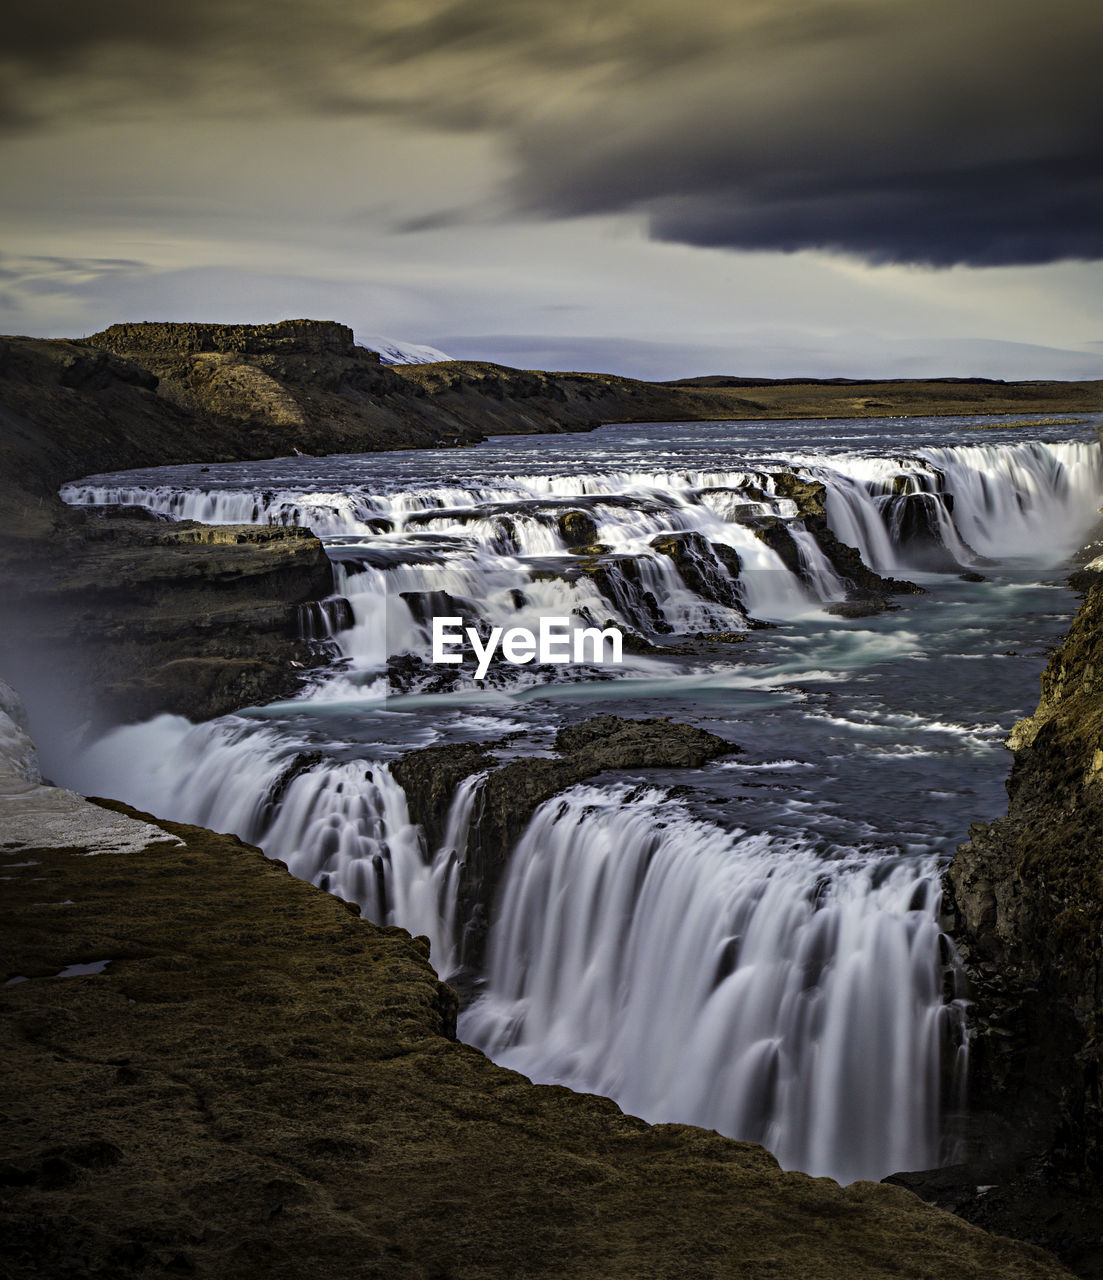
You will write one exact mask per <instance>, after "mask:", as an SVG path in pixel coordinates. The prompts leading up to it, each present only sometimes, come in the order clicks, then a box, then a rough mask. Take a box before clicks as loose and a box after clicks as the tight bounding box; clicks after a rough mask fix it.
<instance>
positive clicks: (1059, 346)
mask: <svg viewBox="0 0 1103 1280" xmlns="http://www.w3.org/2000/svg"><path fill="white" fill-rule="evenodd" d="M0 63H2V67H0V166H2V167H0V172H2V173H3V175H4V181H3V195H2V197H0V331H2V332H7V333H27V334H35V335H41V336H69V337H79V336H81V335H82V334H88V333H92V332H95V331H96V330H98V329H101V328H103V327H105V326H106V325H108V324H110V323H113V322H115V321H121V320H130V321H133V320H205V321H218V322H223V323H233V322H240V323H263V322H269V321H274V320H279V319H283V318H286V317H296V316H305V317H311V318H316V319H333V320H340V321H342V322H344V323H345V324H348V325H351V326H352V327H353V329H354V330H355V331H356V332H357V334H358V335H360V336H362V337H364V338H367V337H368V336H370V335H384V336H387V337H390V338H394V339H399V340H406V341H410V342H416V343H427V344H430V345H432V346H436V347H439V348H441V349H442V350H444V351H446V352H448V353H450V354H452V355H455V356H457V357H461V358H466V359H489V360H496V361H500V362H502V363H505V364H511V365H516V366H522V367H532V368H556V369H593V370H603V371H609V372H615V373H625V374H631V375H634V376H639V377H649V378H675V377H688V376H693V375H697V374H707V373H729V374H740V375H744V376H756V375H760V376H794V375H802V374H803V375H809V376H849V377H862V376H879V377H891V376H915V377H925V376H937V375H939V374H944V375H953V376H969V375H980V376H988V377H1000V378H1046V377H1057V378H1083V377H1096V378H1099V377H1103V287H1101V286H1103V91H1101V90H1100V76H1101V73H1100V67H1101V66H1103V5H1100V4H1099V3H1098V0H1047V2H1046V3H1045V4H1040V3H1038V0H688V2H687V0H681V2H680V3H678V4H673V3H669V2H667V3H659V2H658V0H378V2H376V0H310V2H309V3H304V2H302V0H264V3H261V2H260V0H174V3H172V4H171V5H163V6H154V5H150V4H148V3H147V2H145V0H143V2H142V3H138V2H137V0H100V2H99V3H97V4H95V5H89V4H88V3H87V0H81V3H79V4H78V3H74V2H73V0H36V3H34V4H33V5H22V6H19V8H18V10H16V11H14V12H12V13H11V14H9V15H8V16H7V17H6V19H5V35H4V41H3V46H2V48H0Z"/></svg>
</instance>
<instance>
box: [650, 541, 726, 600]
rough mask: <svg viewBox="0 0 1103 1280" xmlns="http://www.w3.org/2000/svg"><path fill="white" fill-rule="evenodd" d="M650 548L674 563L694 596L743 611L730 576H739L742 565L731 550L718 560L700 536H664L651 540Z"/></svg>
mask: <svg viewBox="0 0 1103 1280" xmlns="http://www.w3.org/2000/svg"><path fill="white" fill-rule="evenodd" d="M650 545H651V547H652V549H653V550H655V551H658V552H659V554H660V555H664V556H668V557H669V558H670V559H671V560H673V561H674V564H675V565H676V566H677V569H678V576H679V577H680V578H681V579H682V581H683V582H684V583H685V584H686V586H687V587H688V588H689V589H690V590H691V591H692V592H694V593H695V594H696V595H699V596H701V598H702V599H704V600H711V601H713V602H714V603H715V604H720V605H724V606H725V607H727V608H729V609H738V610H740V612H742V608H743V602H742V600H741V599H740V597H739V591H738V590H737V588H736V585H735V581H734V579H733V577H732V569H733V568H734V571H735V575H736V576H738V574H739V572H740V570H741V567H742V566H741V563H740V560H739V557H738V555H737V554H736V553H735V552H733V551H732V550H731V548H729V547H725V548H723V551H724V553H725V554H724V559H723V560H721V557H720V555H718V554H717V553H718V551H719V550H720V548H719V547H718V546H716V545H714V544H713V543H711V542H709V541H708V539H707V538H704V537H702V536H701V534H699V533H664V534H660V535H659V536H658V537H656V538H652V539H651V543H650ZM721 566H723V567H721Z"/></svg>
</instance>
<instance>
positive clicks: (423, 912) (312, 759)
mask: <svg viewBox="0 0 1103 1280" xmlns="http://www.w3.org/2000/svg"><path fill="white" fill-rule="evenodd" d="M70 780H71V781H72V782H74V783H75V785H77V786H79V787H80V788H81V789H82V790H83V791H85V792H86V793H88V794H90V795H98V794H108V793H115V794H120V795H124V796H126V797H127V798H130V799H135V800H137V801H138V802H139V803H142V804H145V805H147V806H148V807H149V808H150V809H152V810H154V811H156V812H157V813H158V814H159V815H160V816H162V817H166V818H170V819H173V820H175V821H178V822H192V823H198V824H201V825H203V826H206V827H211V828H213V829H214V830H215V831H229V832H232V833H233V834H235V835H238V836H240V837H241V838H242V839H243V840H248V841H250V842H251V843H254V844H258V845H260V846H261V847H262V848H263V849H264V851H265V853H267V854H268V856H269V857H272V858H279V859H280V860H281V861H283V862H286V863H287V866H288V869H289V870H290V871H291V872H292V873H293V874H294V875H296V876H298V877H299V878H300V879H303V880H309V881H310V882H311V883H312V884H316V885H318V886H319V887H320V888H323V889H326V890H328V891H329V892H330V893H334V894H336V895H337V896H338V897H341V898H345V899H346V900H347V901H349V902H355V903H358V904H359V906H360V907H361V909H362V910H363V912H364V914H365V915H366V916H367V917H368V919H370V920H374V921H376V922H377V923H380V924H401V925H402V926H403V927H404V928H406V929H409V930H410V932H411V933H413V934H424V935H425V936H426V937H428V938H429V941H430V949H431V956H432V959H433V963H434V965H435V966H436V968H437V971H438V973H440V974H442V975H443V976H447V975H448V974H450V973H451V972H452V971H453V970H454V969H455V967H456V959H457V957H456V942H457V939H456V877H457V874H458V867H459V862H460V860H461V858H462V856H463V852H464V850H465V849H466V847H467V828H468V824H469V822H470V819H471V812H472V806H473V803H474V799H475V794H476V790H477V784H478V781H479V779H478V777H472V778H468V779H466V780H465V781H464V782H463V783H461V785H460V786H459V788H458V789H457V791H456V794H455V797H454V798H453V802H452V806H451V810H450V812H449V815H448V820H447V824H446V832H445V836H444V840H443V842H442V843H441V845H440V847H439V848H438V849H436V850H433V851H429V850H427V849H426V847H425V840H424V836H423V834H422V831H421V828H420V827H418V826H416V825H415V824H414V823H413V822H411V820H410V814H409V809H408V807H407V801H406V794H405V792H404V791H403V790H402V788H401V787H400V786H399V785H398V783H397V782H396V781H395V780H394V778H393V777H392V776H391V772H390V769H389V768H388V767H387V765H386V764H385V763H383V762H381V761H379V760H364V759H355V760H345V761H337V760H333V759H323V758H322V756H321V753H320V752H318V751H310V750H302V749H299V750H296V749H295V745H294V744H293V743H292V744H289V743H288V742H287V741H286V740H284V739H282V738H281V737H280V736H279V735H277V734H276V733H274V732H272V731H271V730H270V729H267V728H264V727H258V726H257V725H256V724H255V723H254V722H252V721H250V720H248V719H246V718H243V717H238V716H225V717H222V718H221V719H218V720H212V721H209V722H207V723H206V724H200V725H192V724H190V723H189V722H188V721H187V720H184V719H183V718H182V717H179V716H158V717H157V718H156V719H155V720H152V721H149V722H148V723H146V724H143V725H133V726H126V727H123V728H119V729H115V730H112V731H111V732H110V733H108V734H107V735H105V737H103V738H101V739H100V740H99V742H98V743H97V744H96V748H95V750H94V752H91V753H87V754H86V755H85V756H84V757H82V759H81V760H80V761H79V762H78V763H77V764H76V765H75V766H74V770H73V774H72V777H71V779H70Z"/></svg>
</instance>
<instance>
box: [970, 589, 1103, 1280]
mask: <svg viewBox="0 0 1103 1280" xmlns="http://www.w3.org/2000/svg"><path fill="white" fill-rule="evenodd" d="M1099 671H1103V583H1100V582H1099V581H1098V580H1096V581H1095V582H1094V583H1093V584H1092V585H1091V586H1090V587H1089V589H1088V592H1087V594H1086V596H1085V598H1084V601H1083V603H1082V605H1081V607H1080V610H1079V612H1078V613H1077V615H1076V618H1075V619H1074V621H1073V624H1072V627H1071V629H1070V631H1069V634H1068V637H1067V639H1066V640H1065V642H1064V644H1063V645H1062V646H1061V647H1060V649H1058V650H1057V652H1056V653H1055V654H1054V655H1053V657H1052V658H1051V660H1050V662H1049V665H1048V667H1047V668H1046V671H1045V673H1044V675H1043V677H1042V695H1041V700H1040V702H1039V705H1038V709H1037V710H1036V712H1035V713H1034V715H1032V716H1030V717H1028V718H1027V719H1026V720H1022V721H1020V722H1019V723H1018V724H1017V725H1016V726H1015V728H1014V729H1013V730H1012V733H1011V736H1010V738H1009V740H1008V742H1009V745H1010V746H1011V747H1012V748H1013V749H1014V752H1015V757H1014V763H1013V765H1012V771H1011V777H1010V779H1009V782H1008V794H1009V804H1008V812H1007V816H1006V817H1003V818H998V819H997V820H996V821H994V822H991V823H988V824H980V823H978V824H975V825H974V826H973V828H972V829H971V831H970V840H969V843H968V844H965V845H962V846H961V847H960V848H959V850H958V852H957V855H956V856H955V858H954V860H953V863H952V864H951V867H950V870H949V873H948V877H947V879H948V895H947V910H948V913H949V921H950V924H951V927H952V931H953V935H954V937H955V940H956V941H957V942H958V944H959V946H960V948H961V951H962V954H963V955H964V957H965V960H966V962H967V966H968V972H969V975H970V979H971V982H972V987H973V992H972V995H973V1000H974V1005H973V1011H974V1022H975V1025H974V1035H973V1046H974V1047H973V1055H972V1066H971V1078H972V1085H971V1088H972V1108H973V1110H974V1112H975V1113H976V1115H977V1117H978V1118H977V1121H976V1123H977V1124H978V1125H981V1126H982V1127H983V1126H984V1125H997V1126H1001V1125H1002V1126H1003V1127H1004V1129H1005V1130H1007V1131H1008V1132H1009V1133H1010V1134H1011V1138H1010V1140H1009V1141H1008V1143H1007V1145H1006V1152H1007V1156H1006V1159H1005V1166H1006V1167H1005V1168H1004V1169H1003V1170H1002V1173H1001V1177H1000V1178H999V1182H1000V1184H1001V1187H1002V1190H1001V1196H1000V1198H999V1200H998V1201H996V1200H993V1201H988V1202H986V1204H985V1205H984V1206H983V1208H984V1213H983V1214H982V1213H981V1207H982V1206H980V1205H972V1206H971V1207H970V1208H969V1209H968V1211H967V1212H968V1213H969V1215H970V1216H971V1217H973V1218H974V1219H975V1220H977V1221H981V1222H984V1223H987V1224H989V1225H991V1224H1002V1227H1001V1229H1003V1230H1007V1231H1012V1230H1017V1227H1016V1222H1017V1220H1018V1219H1019V1217H1020V1215H1022V1216H1024V1217H1026V1218H1029V1220H1030V1222H1031V1224H1032V1225H1031V1228H1030V1229H1031V1230H1032V1231H1033V1232H1035V1234H1034V1236H1033V1237H1032V1238H1034V1239H1038V1240H1045V1241H1047V1242H1048V1243H1049V1244H1050V1246H1051V1247H1053V1248H1054V1249H1056V1250H1058V1251H1060V1252H1062V1256H1064V1257H1066V1258H1067V1259H1068V1260H1069V1262H1070V1264H1075V1266H1076V1267H1079V1266H1080V1260H1081V1259H1082V1256H1086V1255H1085V1254H1084V1250H1086V1249H1088V1248H1089V1244H1090V1243H1091V1241H1090V1235H1091V1232H1092V1231H1094V1232H1095V1239H1096V1241H1098V1239H1099V1238H1100V1236H1101V1234H1103V1233H1101V1232H1100V1230H1099V1227H1100V1218H1101V1214H1100V1205H1101V1204H1103V1103H1101V1100H1100V1087H1099V1082H1100V1080H1101V1079H1103V876H1101V874H1100V867H1101V865H1103V842H1101V839H1100V832H1101V831H1103V785H1101V783H1103V702H1101V701H1100V699H1099V697H1098V689H1097V687H1096V680H1097V677H1096V673H1097V672H1099ZM996 1149H997V1150H1000V1149H1001V1148H1000V1147H998V1146H997V1147H996ZM1043 1167H1044V1172H1045V1182H1046V1187H1047V1190H1046V1197H1047V1198H1048V1199H1049V1200H1050V1201H1051V1202H1052V1201H1053V1200H1054V1197H1057V1198H1058V1199H1060V1198H1061V1197H1063V1198H1064V1199H1063V1203H1064V1205H1065V1210H1067V1213H1065V1212H1063V1214H1059V1215H1058V1216H1061V1217H1062V1221H1063V1226H1062V1227H1061V1228H1060V1231H1056V1230H1055V1231H1050V1232H1048V1233H1047V1228H1046V1227H1045V1224H1044V1223H1040V1222H1039V1221H1037V1219H1036V1217H1035V1216H1034V1215H1033V1214H1032V1212H1031V1211H1030V1210H1029V1203H1030V1201H1031V1198H1032V1195H1033V1194H1034V1192H1033V1191H1032V1190H1031V1188H1032V1187H1034V1188H1035V1190H1036V1189H1037V1187H1038V1186H1039V1185H1040V1184H1039V1183H1038V1177H1039V1174H1038V1169H1039V1168H1043ZM967 1168H968V1165H967ZM1032 1170H1033V1172H1032ZM996 1204H1002V1205H1003V1206H1004V1209H1003V1210H1002V1211H1001V1212H1002V1214H1003V1216H1002V1217H1001V1216H1000V1215H999V1214H997V1213H996V1210H995V1208H994V1207H993V1206H994V1205H996ZM1093 1206H1094V1207H1093ZM962 1212H966V1210H964V1209H963V1210H962ZM1054 1213H1057V1210H1056V1209H1054ZM1070 1215H1071V1218H1072V1219H1076V1220H1078V1221H1080V1222H1081V1223H1082V1224H1086V1225H1082V1227H1081V1228H1079V1229H1077V1230H1073V1228H1072V1226H1071V1225H1070V1221H1065V1220H1064V1219H1066V1218H1069V1216H1070ZM1062 1232H1063V1233H1064V1236H1063V1237H1062V1236H1061V1233H1062ZM1089 1252H1090V1250H1089ZM1099 1262H1103V1257H1098V1256H1097V1263H1099ZM1084 1274H1093V1275H1094V1274H1097V1272H1096V1271H1091V1270H1087V1271H1084Z"/></svg>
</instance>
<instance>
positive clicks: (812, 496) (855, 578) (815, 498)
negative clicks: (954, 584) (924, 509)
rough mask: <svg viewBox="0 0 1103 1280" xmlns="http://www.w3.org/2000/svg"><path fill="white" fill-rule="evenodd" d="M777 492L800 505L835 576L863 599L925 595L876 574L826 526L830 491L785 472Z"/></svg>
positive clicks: (909, 584)
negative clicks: (864, 597) (848, 584)
mask: <svg viewBox="0 0 1103 1280" xmlns="http://www.w3.org/2000/svg"><path fill="white" fill-rule="evenodd" d="M774 488H775V491H776V492H777V493H778V494H779V495H780V496H781V497H783V498H790V499H791V500H792V501H793V502H795V503H796V504H797V511H798V513H799V515H800V517H801V520H802V521H803V523H804V527H805V528H806V529H807V530H808V531H809V533H811V534H812V535H813V536H814V537H815V539H816V541H817V542H818V543H819V545H820V550H821V551H822V552H823V553H824V555H825V556H826V557H827V559H828V560H829V561H830V563H831V565H832V567H833V568H834V570H835V572H836V573H837V574H839V576H840V577H842V578H845V579H846V580H847V581H848V582H850V583H851V585H852V586H853V587H854V589H855V590H856V591H857V592H859V593H860V594H861V595H864V596H871V595H923V588H922V587H920V586H917V585H916V584H915V583H914V582H908V581H906V580H905V579H901V578H886V577H883V576H882V575H881V574H879V573H874V571H873V570H872V569H871V568H870V567H869V566H868V565H867V564H866V563H865V562H864V561H863V560H862V557H861V554H860V553H859V552H858V549H857V548H856V547H851V546H848V545H847V544H846V543H845V542H841V541H840V540H839V538H837V537H836V535H835V534H834V533H833V532H832V531H831V529H830V528H829V527H828V524H827V489H826V487H825V486H824V485H823V484H821V483H820V482H819V481H818V480H805V479H804V478H803V477H801V476H798V475H795V474H794V473H793V472H791V471H783V472H780V473H779V474H777V475H775V476H774Z"/></svg>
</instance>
